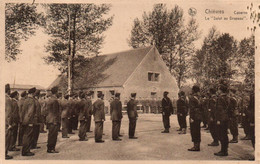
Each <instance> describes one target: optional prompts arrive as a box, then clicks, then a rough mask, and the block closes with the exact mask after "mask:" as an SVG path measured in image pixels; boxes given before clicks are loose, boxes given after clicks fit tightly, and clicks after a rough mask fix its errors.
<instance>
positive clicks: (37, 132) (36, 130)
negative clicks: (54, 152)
mask: <svg viewBox="0 0 260 164" xmlns="http://www.w3.org/2000/svg"><path fill="white" fill-rule="evenodd" d="M34 101H35V105H36V115H35V120H34V124H33V143H32V149H36V148H39V147H37V142H38V139H39V135H40V124H41V123H42V119H41V104H40V102H39V101H38V99H37V98H34Z"/></svg>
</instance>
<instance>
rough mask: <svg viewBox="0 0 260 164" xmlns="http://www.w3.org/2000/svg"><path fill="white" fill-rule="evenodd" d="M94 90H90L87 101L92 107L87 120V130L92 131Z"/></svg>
mask: <svg viewBox="0 0 260 164" xmlns="http://www.w3.org/2000/svg"><path fill="white" fill-rule="evenodd" d="M92 94H93V93H92V92H88V93H87V101H88V103H89V104H91V105H90V109H89V111H88V112H89V113H88V120H87V132H92V131H90V127H91V117H92V101H91V96H92Z"/></svg>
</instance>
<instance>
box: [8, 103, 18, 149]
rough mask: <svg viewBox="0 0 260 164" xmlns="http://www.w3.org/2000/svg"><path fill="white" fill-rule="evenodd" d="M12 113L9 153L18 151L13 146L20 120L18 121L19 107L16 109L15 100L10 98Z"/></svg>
mask: <svg viewBox="0 0 260 164" xmlns="http://www.w3.org/2000/svg"><path fill="white" fill-rule="evenodd" d="M12 111H13V125H12V141H11V145H10V147H9V151H17V150H18V149H17V148H16V146H15V145H16V141H17V134H18V125H19V122H20V119H19V107H18V103H17V100H16V99H15V98H12ZM19 150H20V149H19Z"/></svg>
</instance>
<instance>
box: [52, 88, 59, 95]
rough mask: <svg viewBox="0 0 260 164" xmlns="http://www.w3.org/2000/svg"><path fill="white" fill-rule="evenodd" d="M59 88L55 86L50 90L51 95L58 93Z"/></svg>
mask: <svg viewBox="0 0 260 164" xmlns="http://www.w3.org/2000/svg"><path fill="white" fill-rule="evenodd" d="M58 90H59V88H58V87H57V86H55V87H52V88H51V93H52V94H56V93H57V92H58Z"/></svg>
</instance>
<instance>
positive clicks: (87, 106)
mask: <svg viewBox="0 0 260 164" xmlns="http://www.w3.org/2000/svg"><path fill="white" fill-rule="evenodd" d="M91 106H92V104H91V101H89V100H86V99H82V100H81V101H79V103H78V108H79V120H87V119H88V117H89V113H90V112H89V111H90V110H91Z"/></svg>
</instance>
